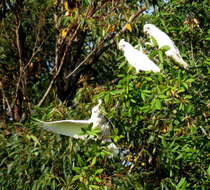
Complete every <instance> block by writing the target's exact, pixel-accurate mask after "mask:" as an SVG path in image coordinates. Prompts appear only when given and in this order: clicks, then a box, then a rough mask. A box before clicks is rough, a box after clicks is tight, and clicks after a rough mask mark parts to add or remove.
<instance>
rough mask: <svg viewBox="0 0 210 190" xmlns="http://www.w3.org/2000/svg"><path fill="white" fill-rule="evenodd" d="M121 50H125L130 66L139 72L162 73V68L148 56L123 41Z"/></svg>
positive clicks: (120, 46) (120, 44)
mask: <svg viewBox="0 0 210 190" xmlns="http://www.w3.org/2000/svg"><path fill="white" fill-rule="evenodd" d="M118 46H119V49H121V50H123V52H124V56H125V57H126V59H127V61H128V63H129V64H131V65H132V66H133V67H134V68H135V69H136V71H137V72H139V71H153V72H160V68H159V67H158V66H157V65H155V63H154V62H153V61H152V60H150V59H149V58H148V56H147V55H146V54H144V53H143V52H140V51H138V50H137V49H135V48H134V47H133V46H132V45H131V44H130V43H128V42H126V41H125V40H124V39H121V40H120V42H119V44H118Z"/></svg>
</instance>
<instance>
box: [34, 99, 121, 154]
mask: <svg viewBox="0 0 210 190" xmlns="http://www.w3.org/2000/svg"><path fill="white" fill-rule="evenodd" d="M98 102H99V103H98V104H97V105H96V106H94V107H93V108H92V114H91V117H90V119H88V120H60V121H52V122H44V121H39V120H38V122H39V123H40V126H41V127H42V128H44V129H46V130H48V131H52V132H54V133H57V134H61V135H65V136H70V137H73V138H76V139H83V140H84V139H86V138H88V135H82V128H84V129H85V128H87V127H88V126H89V125H91V124H92V128H93V129H97V128H98V129H100V130H101V133H100V135H99V136H98V137H97V138H98V139H99V140H102V142H108V143H110V144H109V145H108V149H109V150H110V152H111V153H112V154H113V156H117V155H118V153H119V149H118V148H117V146H116V145H115V144H114V143H113V142H112V141H111V139H110V121H109V120H108V119H106V118H105V116H103V115H102V114H101V112H100V105H101V103H102V101H101V100H99V101H98ZM89 137H90V138H92V137H91V136H89Z"/></svg>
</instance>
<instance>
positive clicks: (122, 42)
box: [118, 39, 128, 50]
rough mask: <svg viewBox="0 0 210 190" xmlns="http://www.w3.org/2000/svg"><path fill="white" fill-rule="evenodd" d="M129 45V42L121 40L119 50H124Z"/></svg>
mask: <svg viewBox="0 0 210 190" xmlns="http://www.w3.org/2000/svg"><path fill="white" fill-rule="evenodd" d="M127 43H128V42H126V41H125V40H124V39H121V40H120V42H119V43H118V47H119V49H120V50H124V49H125V47H126V44H127Z"/></svg>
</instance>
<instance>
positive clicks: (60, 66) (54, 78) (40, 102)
mask: <svg viewBox="0 0 210 190" xmlns="http://www.w3.org/2000/svg"><path fill="white" fill-rule="evenodd" d="M79 28H80V25H79V24H78V26H77V28H76V30H75V32H74V34H73V35H72V38H71V39H70V40H69V41H68V44H67V45H66V48H65V51H64V53H63V56H62V58H61V61H60V65H59V67H58V70H57V71H56V73H55V75H54V76H53V78H52V80H51V82H50V84H49V86H48V88H47V90H46V92H45V94H44V96H43V97H42V99H41V100H40V101H39V103H38V104H37V105H38V106H41V105H42V104H43V102H44V100H45V99H46V97H47V96H48V94H49V92H50V90H51V88H52V87H53V85H54V82H55V80H56V78H57V77H58V75H59V73H60V71H61V68H62V67H63V64H64V60H65V57H66V54H67V51H68V48H69V47H70V46H71V44H72V42H73V40H74V39H75V37H76V35H77V32H78V30H79Z"/></svg>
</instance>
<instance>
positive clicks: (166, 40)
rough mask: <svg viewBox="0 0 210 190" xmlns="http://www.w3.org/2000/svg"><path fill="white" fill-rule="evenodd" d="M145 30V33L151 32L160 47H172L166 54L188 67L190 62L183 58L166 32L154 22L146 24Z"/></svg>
mask: <svg viewBox="0 0 210 190" xmlns="http://www.w3.org/2000/svg"><path fill="white" fill-rule="evenodd" d="M143 30H144V33H146V34H149V35H150V36H152V37H153V38H154V39H155V40H156V41H157V43H158V46H159V48H161V47H163V46H169V47H170V49H169V50H167V51H166V52H165V54H166V56H168V57H170V58H171V59H173V60H174V61H175V62H177V63H179V64H181V65H182V66H183V67H184V68H185V69H186V68H187V67H188V64H187V63H186V62H185V61H184V60H183V59H182V57H181V55H180V52H179V50H178V48H177V47H176V45H175V44H174V42H173V41H172V40H171V39H170V37H169V36H168V35H167V34H166V33H164V32H163V31H161V30H160V29H159V28H158V27H156V26H155V25H153V24H145V25H144V29H143Z"/></svg>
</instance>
